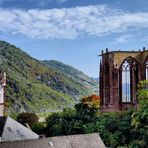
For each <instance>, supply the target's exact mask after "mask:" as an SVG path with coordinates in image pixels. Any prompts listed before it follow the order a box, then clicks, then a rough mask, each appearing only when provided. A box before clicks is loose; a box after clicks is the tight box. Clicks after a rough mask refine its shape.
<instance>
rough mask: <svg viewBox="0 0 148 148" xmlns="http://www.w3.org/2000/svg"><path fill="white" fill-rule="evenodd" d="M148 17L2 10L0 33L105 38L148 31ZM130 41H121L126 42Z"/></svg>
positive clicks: (91, 9) (101, 11)
mask: <svg viewBox="0 0 148 148" xmlns="http://www.w3.org/2000/svg"><path fill="white" fill-rule="evenodd" d="M147 18H148V13H127V12H123V11H121V10H116V9H111V8H109V7H107V6H105V5H97V6H86V7H75V8H62V9H47V10H39V9H31V10H22V9H3V8H1V9H0V31H2V32H10V33H13V34H22V35H25V36H27V37H30V38H39V39H48V38H53V39H75V38H77V37H80V36H85V35H92V36H98V37H99V36H105V35H108V34H111V33H115V32H125V31H128V29H130V30H131V29H133V30H134V29H141V28H148V19H147ZM125 38H127V37H124V38H123V37H122V38H121V39H120V40H119V42H121V40H122V41H123V40H125Z"/></svg>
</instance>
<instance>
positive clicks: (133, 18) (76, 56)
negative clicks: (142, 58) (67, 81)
mask: <svg viewBox="0 0 148 148" xmlns="http://www.w3.org/2000/svg"><path fill="white" fill-rule="evenodd" d="M0 40H5V41H7V42H10V43H11V44H14V45H16V46H17V47H20V48H21V49H22V50H23V51H25V52H27V53H28V54H30V55H31V56H32V57H34V58H37V59H39V60H53V59H54V60H58V61H61V62H63V63H65V64H69V65H71V66H74V67H75V68H77V69H79V70H81V71H83V72H84V73H85V74H87V75H89V76H91V77H98V76H99V60H100V57H98V55H99V54H101V50H104V49H106V48H108V49H109V50H110V51H112V50H119V49H120V50H139V49H142V48H143V47H144V46H145V47H148V42H147V40H148V1H147V0H0Z"/></svg>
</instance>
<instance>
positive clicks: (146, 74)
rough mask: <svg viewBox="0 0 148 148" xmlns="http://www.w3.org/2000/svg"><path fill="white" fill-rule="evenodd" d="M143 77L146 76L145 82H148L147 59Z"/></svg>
mask: <svg viewBox="0 0 148 148" xmlns="http://www.w3.org/2000/svg"><path fill="white" fill-rule="evenodd" d="M145 76H146V80H148V59H147V60H146V62H145Z"/></svg>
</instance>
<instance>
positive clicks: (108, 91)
mask: <svg viewBox="0 0 148 148" xmlns="http://www.w3.org/2000/svg"><path fill="white" fill-rule="evenodd" d="M100 56H101V58H102V59H101V61H100V97H101V110H102V111H120V110H127V109H129V108H131V107H133V108H136V107H137V104H138V102H137V89H138V88H137V84H138V83H139V82H140V81H141V80H148V50H146V49H145V48H143V50H142V51H140V50H139V51H120V50H119V51H111V52H109V50H108V49H106V51H105V53H104V52H103V51H102V54H101V55H100Z"/></svg>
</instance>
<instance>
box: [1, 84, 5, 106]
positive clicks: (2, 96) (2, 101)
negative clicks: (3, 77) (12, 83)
mask: <svg viewBox="0 0 148 148" xmlns="http://www.w3.org/2000/svg"><path fill="white" fill-rule="evenodd" d="M0 103H4V89H3V87H2V86H1V85H0Z"/></svg>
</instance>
